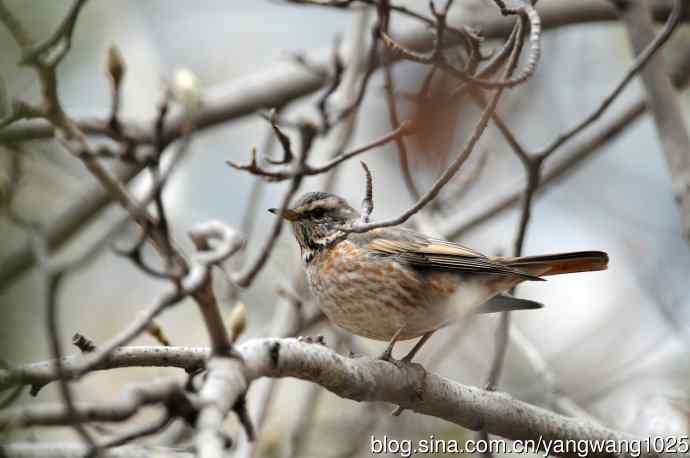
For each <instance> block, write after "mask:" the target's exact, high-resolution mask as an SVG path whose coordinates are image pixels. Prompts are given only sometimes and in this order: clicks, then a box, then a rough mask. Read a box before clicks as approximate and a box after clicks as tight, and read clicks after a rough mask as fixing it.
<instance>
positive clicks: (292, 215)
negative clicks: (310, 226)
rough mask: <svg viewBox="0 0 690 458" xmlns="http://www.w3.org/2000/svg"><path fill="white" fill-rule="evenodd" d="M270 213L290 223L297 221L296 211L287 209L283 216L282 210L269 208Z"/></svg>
mask: <svg viewBox="0 0 690 458" xmlns="http://www.w3.org/2000/svg"><path fill="white" fill-rule="evenodd" d="M268 211H269V212H271V213H273V214H274V215H276V216H280V217H281V218H283V219H286V220H288V221H295V220H296V219H297V212H296V211H294V210H290V209H287V210H285V211H284V212H283V214H282V215H281V214H280V208H269V209H268Z"/></svg>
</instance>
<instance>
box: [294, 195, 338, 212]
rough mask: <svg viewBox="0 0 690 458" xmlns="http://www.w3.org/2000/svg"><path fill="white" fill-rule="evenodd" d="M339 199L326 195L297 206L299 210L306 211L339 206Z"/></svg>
mask: <svg viewBox="0 0 690 458" xmlns="http://www.w3.org/2000/svg"><path fill="white" fill-rule="evenodd" d="M340 206H341V204H340V200H339V199H338V198H337V197H327V198H325V199H321V200H315V201H314V202H311V203H309V204H307V205H303V206H302V207H300V208H299V211H300V212H306V211H310V210H313V209H315V208H324V209H333V208H338V207H340Z"/></svg>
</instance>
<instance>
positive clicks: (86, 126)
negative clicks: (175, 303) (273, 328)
mask: <svg viewBox="0 0 690 458" xmlns="http://www.w3.org/2000/svg"><path fill="white" fill-rule="evenodd" d="M670 9H671V7H670V4H669V3H668V2H655V3H654V5H653V12H654V18H655V19H657V20H664V19H665V18H666V17H667V16H668V14H669V12H670ZM537 11H538V12H539V15H540V16H541V18H542V27H543V28H544V29H550V28H555V27H561V26H564V25H569V24H578V23H583V22H594V21H609V20H613V19H615V18H616V11H615V8H614V7H613V6H612V5H607V4H606V3H604V2H600V1H597V0H586V1H585V0H583V1H581V2H578V4H577V5H574V4H573V3H571V2H569V1H567V0H565V1H553V2H543V4H541V5H539V6H538V8H537ZM485 13H486V11H485V10H481V11H479V12H477V13H476V16H469V15H468V16H464V17H463V18H462V20H463V21H467V22H468V23H472V24H474V27H475V28H477V29H480V30H482V35H483V36H484V37H485V38H486V39H490V38H499V37H503V36H506V35H507V34H508V33H509V32H510V28H511V27H512V26H511V24H510V23H509V22H508V21H506V19H504V18H500V17H499V18H497V17H496V16H495V15H490V14H485ZM684 20H687V12H686V14H685V16H684ZM396 39H397V42H398V43H400V44H401V45H403V46H405V47H406V48H410V49H419V50H425V49H429V48H430V47H431V46H432V40H431V39H430V37H429V34H428V32H427V30H426V25H424V26H419V27H413V28H410V29H409V30H406V31H404V33H400V34H399V35H398V36H397V38H396ZM455 43H457V42H454V41H452V40H449V42H448V44H449V45H453V44H455ZM330 55H331V51H330V49H324V50H323V51H317V52H315V53H314V54H313V55H312V54H310V55H309V56H308V61H309V63H310V66H311V67H312V68H315V69H318V70H319V71H320V72H319V73H315V72H313V71H305V70H304V68H302V67H301V66H299V65H294V64H292V63H289V62H286V63H284V64H283V65H278V66H274V68H272V69H270V70H267V71H265V72H260V73H257V74H254V75H248V76H246V77H243V78H241V79H239V80H235V81H231V82H228V83H227V86H222V87H218V88H217V89H212V90H209V91H208V92H207V93H206V94H204V101H203V108H202V112H201V113H199V114H198V115H197V116H196V119H195V121H194V124H195V126H196V130H197V131H200V130H203V129H206V128H210V127H214V126H218V125H219V124H222V123H224V122H228V121H232V120H234V119H237V118H239V117H242V116H246V115H249V114H252V113H254V112H256V110H259V109H263V108H265V107H281V106H284V105H285V104H286V103H288V102H289V101H291V100H295V99H297V98H299V97H302V96H305V95H307V94H309V93H311V92H313V91H316V90H318V89H319V88H321V87H322V86H323V84H324V82H325V81H326V75H328V74H329V67H330V62H331V59H330V57H329V56H330ZM109 124H110V119H108V120H105V119H104V120H78V121H77V125H78V126H79V127H80V128H81V129H82V130H83V131H84V133H86V134H88V135H96V136H106V137H117V135H116V134H115V132H113V131H112V129H111V128H110V127H109ZM120 125H121V131H122V132H124V135H126V136H127V137H128V138H131V139H132V140H133V143H134V144H133V147H136V146H137V145H142V146H146V145H147V144H149V143H150V142H151V141H152V138H151V136H150V135H148V134H147V129H146V128H145V127H142V126H139V125H137V124H136V123H133V122H127V121H125V120H120ZM171 125H172V127H168V128H167V132H168V133H167V134H166V136H165V140H166V143H169V142H172V141H174V139H175V138H177V136H179V126H180V125H181V124H180V121H179V120H177V121H175V122H173V123H171ZM52 134H53V129H52V127H50V126H48V125H46V124H39V125H27V126H16V127H15V126H8V127H6V128H4V129H2V130H0V144H11V143H13V142H17V141H22V140H26V139H33V140H36V139H41V138H50V137H51V136H52ZM140 170H141V166H137V165H134V166H132V165H128V164H116V167H115V170H114V172H113V174H114V175H115V176H116V177H117V179H119V180H120V181H123V182H129V181H130V180H131V179H132V178H134V177H135V176H136V175H137V174H138V173H139V172H140ZM84 195H85V196H86V197H85V199H84V200H83V201H82V202H80V203H79V204H75V205H74V206H71V207H69V208H67V209H66V210H64V212H62V214H61V215H60V216H59V217H57V218H55V220H54V221H51V223H50V224H47V225H46V239H47V243H48V246H49V248H51V249H56V248H58V247H60V246H61V245H62V244H63V243H65V242H66V241H68V240H69V239H71V237H72V236H74V235H75V234H76V233H77V232H78V231H79V229H80V228H81V227H83V226H84V225H85V224H86V223H87V222H88V221H89V220H90V219H91V218H92V217H94V216H95V215H96V214H97V213H98V212H99V211H100V210H102V209H103V208H104V207H105V206H106V205H108V204H109V203H110V202H111V199H112V197H111V196H110V194H109V193H107V192H105V191H104V190H103V189H102V188H100V187H95V188H94V189H89V190H87V191H86V192H84ZM33 263H34V259H33V257H32V253H31V248H30V247H29V246H28V245H26V246H23V247H20V248H19V249H18V250H17V251H15V252H12V254H10V255H9V256H7V258H5V259H3V260H2V262H1V263H0V285H2V284H6V283H7V281H9V280H11V279H12V278H15V277H16V276H17V275H20V274H21V273H22V272H24V271H26V269H27V268H29V267H30V266H31V265H33Z"/></svg>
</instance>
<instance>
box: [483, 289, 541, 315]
mask: <svg viewBox="0 0 690 458" xmlns="http://www.w3.org/2000/svg"><path fill="white" fill-rule="evenodd" d="M542 307H544V304H541V303H539V302H535V301H530V300H529V299H520V298H517V297H513V296H510V295H508V294H498V295H496V296H494V297H492V298H491V299H489V300H488V301H486V302H485V303H484V304H482V305H481V306H480V307H479V309H478V310H477V313H497V312H513V311H516V310H534V309H540V308H542Z"/></svg>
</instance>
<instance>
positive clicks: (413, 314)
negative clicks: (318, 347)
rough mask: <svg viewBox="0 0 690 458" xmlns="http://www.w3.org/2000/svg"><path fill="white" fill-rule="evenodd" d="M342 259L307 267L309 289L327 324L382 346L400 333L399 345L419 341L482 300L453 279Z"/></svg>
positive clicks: (382, 262)
mask: <svg viewBox="0 0 690 458" xmlns="http://www.w3.org/2000/svg"><path fill="white" fill-rule="evenodd" d="M355 254H356V253H355ZM342 258H343V257H341V258H339V259H335V260H333V259H330V261H331V262H330V263H329V260H328V259H326V260H324V261H323V262H322V263H321V264H320V265H314V266H311V267H308V268H307V277H308V279H309V284H310V286H311V289H312V292H313V293H314V296H315V297H316V299H317V301H318V304H319V306H320V307H321V309H322V310H323V312H324V313H325V314H326V316H327V317H328V318H329V319H330V320H331V321H332V322H333V323H335V324H336V325H338V326H340V327H342V328H344V329H345V330H347V331H349V332H351V333H353V334H356V335H360V336H363V337H368V338H370V339H376V340H386V341H387V340H390V339H391V338H392V337H393V335H394V334H395V333H396V332H397V331H398V330H400V329H402V332H401V333H400V335H399V338H400V339H401V340H405V339H412V338H415V337H419V336H421V335H423V334H425V333H427V332H429V331H433V330H436V329H438V328H440V327H443V326H445V325H447V324H449V323H450V322H452V321H454V320H456V319H459V318H460V316H461V315H462V314H463V311H464V310H470V309H473V308H474V307H477V306H478V305H480V304H481V303H482V302H484V301H486V300H487V299H488V295H489V294H488V289H487V288H485V287H482V286H480V285H476V284H474V282H472V281H464V282H461V281H460V277H459V276H458V275H457V274H453V273H446V272H432V273H428V274H423V273H420V272H419V271H417V270H414V269H412V268H409V267H407V266H405V265H401V264H399V263H398V262H397V261H394V260H388V259H381V258H373V257H372V258H368V259H366V261H365V262H362V260H361V259H358V258H356V257H353V256H347V257H344V258H345V259H342ZM348 258H349V259H348ZM461 283H462V288H460V284H461ZM477 302H478V303H477Z"/></svg>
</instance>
